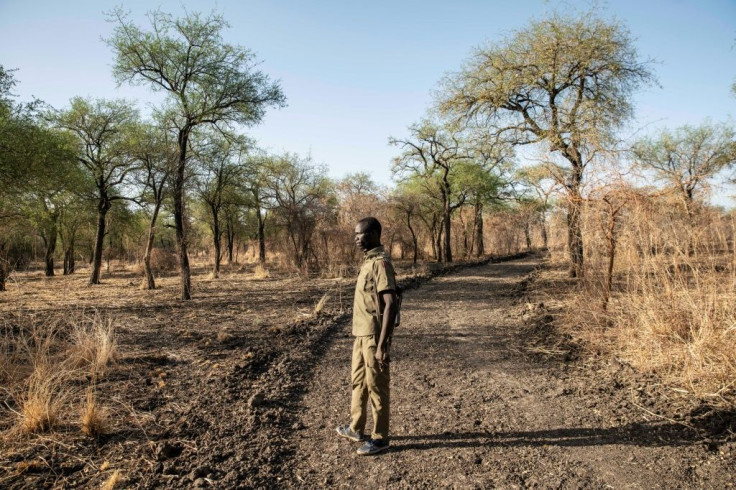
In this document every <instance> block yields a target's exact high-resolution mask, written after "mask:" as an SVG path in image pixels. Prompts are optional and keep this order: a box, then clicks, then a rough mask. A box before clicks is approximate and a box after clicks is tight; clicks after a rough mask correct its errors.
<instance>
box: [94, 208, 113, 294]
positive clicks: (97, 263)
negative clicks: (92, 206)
mask: <svg viewBox="0 0 736 490" xmlns="http://www.w3.org/2000/svg"><path fill="white" fill-rule="evenodd" d="M109 210H110V202H109V201H107V200H106V199H103V200H101V201H100V203H99V205H98V207H97V233H96V234H95V248H94V250H93V252H92V274H91V275H90V277H89V284H90V285H93V284H99V283H100V270H101V269H102V248H103V245H104V241H105V217H106V216H107V212H108V211H109Z"/></svg>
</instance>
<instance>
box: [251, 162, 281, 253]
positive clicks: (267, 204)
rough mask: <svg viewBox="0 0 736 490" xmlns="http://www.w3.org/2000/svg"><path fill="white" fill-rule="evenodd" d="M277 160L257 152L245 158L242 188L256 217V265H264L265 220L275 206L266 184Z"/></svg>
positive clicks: (270, 177) (276, 166) (271, 178)
mask: <svg viewBox="0 0 736 490" xmlns="http://www.w3.org/2000/svg"><path fill="white" fill-rule="evenodd" d="M277 160H278V159H277V158H275V157H272V156H268V155H266V154H263V153H259V152H251V153H250V154H249V155H248V157H247V165H246V174H245V182H244V187H245V194H246V195H247V199H246V202H247V205H248V207H250V208H251V209H252V210H253V214H254V215H255V217H256V222H257V230H256V236H257V239H258V263H259V264H261V265H263V264H265V263H266V220H267V219H268V215H269V211H270V210H271V208H272V206H273V205H275V203H273V202H271V201H269V199H268V197H269V196H270V195H272V193H270V192H269V190H268V184H269V182H270V181H271V180H273V177H274V176H273V175H272V174H271V172H272V171H274V170H276V169H277V168H278V165H277V164H276V161H277Z"/></svg>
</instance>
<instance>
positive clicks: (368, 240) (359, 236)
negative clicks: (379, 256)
mask: <svg viewBox="0 0 736 490" xmlns="http://www.w3.org/2000/svg"><path fill="white" fill-rule="evenodd" d="M367 228H368V225H367V224H365V223H358V225H357V226H356V227H355V245H356V246H357V247H358V248H359V249H361V250H362V251H363V252H367V251H368V250H371V249H372V248H375V247H376V246H377V245H376V244H375V239H374V234H373V233H371V232H369V231H368V230H367Z"/></svg>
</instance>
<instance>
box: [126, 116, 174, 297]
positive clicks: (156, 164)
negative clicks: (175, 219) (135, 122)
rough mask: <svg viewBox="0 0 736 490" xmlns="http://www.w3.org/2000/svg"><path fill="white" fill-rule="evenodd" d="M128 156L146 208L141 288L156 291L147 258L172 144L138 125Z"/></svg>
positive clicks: (154, 129) (155, 129) (163, 134)
mask: <svg viewBox="0 0 736 490" xmlns="http://www.w3.org/2000/svg"><path fill="white" fill-rule="evenodd" d="M131 154H132V156H133V157H134V158H135V159H136V160H137V162H138V168H137V171H136V173H135V176H134V179H135V181H136V183H137V184H138V186H139V187H140V188H141V202H142V203H143V205H144V206H148V207H150V220H149V223H148V233H147V238H146V249H145V252H144V253H143V276H144V279H143V280H144V282H143V287H145V289H156V280H155V279H154V277H153V270H152V269H151V254H152V253H153V244H154V241H155V239H156V222H157V220H158V216H159V213H160V212H161V206H162V205H163V202H164V198H165V196H166V191H167V189H168V185H169V182H170V180H171V174H172V172H173V170H174V163H175V159H176V144H175V142H174V141H173V139H172V137H171V134H170V133H169V132H167V131H166V129H165V128H163V127H161V126H160V125H151V124H141V125H139V126H138V127H137V128H136V131H135V136H134V142H133V145H132V148H131Z"/></svg>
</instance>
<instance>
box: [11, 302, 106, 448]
mask: <svg viewBox="0 0 736 490" xmlns="http://www.w3.org/2000/svg"><path fill="white" fill-rule="evenodd" d="M3 333H4V335H3V344H2V359H3V365H2V375H3V377H4V382H5V386H7V388H6V390H7V393H8V394H9V395H10V396H11V404H10V405H9V408H10V410H11V412H12V413H14V414H15V416H16V417H17V424H16V426H15V427H16V428H17V429H20V431H21V432H24V433H38V432H45V431H49V430H52V429H54V428H55V427H57V426H58V425H60V424H61V423H62V422H64V423H69V422H71V421H72V420H73V415H71V414H73V413H75V412H76V411H77V410H78V408H75V407H77V405H76V403H74V402H73V400H75V399H79V398H78V397H77V394H78V393H79V392H80V388H79V386H80V384H82V383H84V382H86V381H87V380H88V379H89V376H90V375H91V376H92V379H93V382H94V380H97V379H99V378H100V377H102V375H103V374H104V372H105V370H106V369H107V368H109V365H110V363H111V362H112V360H113V358H114V356H115V350H116V344H115V334H114V326H113V321H112V319H106V318H103V317H101V316H99V315H95V316H93V317H92V318H88V317H86V316H84V314H83V313H82V314H80V315H76V314H70V313H68V312H66V313H64V314H59V315H53V314H43V315H42V314H38V313H34V312H20V313H17V314H16V313H13V314H10V315H8V318H6V323H5V329H4V332H3ZM81 368H84V369H81ZM0 415H2V414H0ZM108 420H109V418H108V417H107V411H106V410H105V409H104V408H102V407H101V406H100V405H99V403H98V402H97V401H96V399H95V397H94V394H93V393H92V392H91V391H90V392H89V393H88V396H87V403H86V405H85V406H84V408H83V416H82V420H81V429H82V431H83V432H85V433H86V434H89V435H95V436H96V435H100V434H103V433H105V432H106V431H107V427H108V426H109V424H108ZM8 422H10V421H9V420H8ZM3 423H4V422H3ZM8 425H9V424H8Z"/></svg>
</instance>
